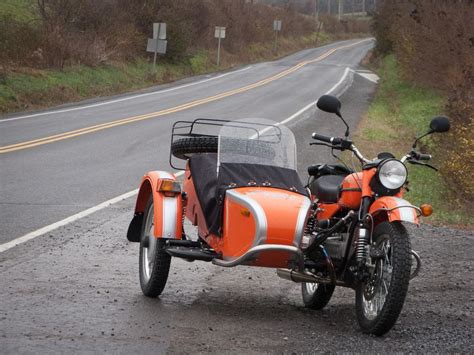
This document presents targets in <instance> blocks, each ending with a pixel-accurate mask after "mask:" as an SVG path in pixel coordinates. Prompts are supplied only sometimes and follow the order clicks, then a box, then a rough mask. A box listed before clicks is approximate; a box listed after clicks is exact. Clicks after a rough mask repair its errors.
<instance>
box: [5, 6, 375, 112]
mask: <svg viewBox="0 0 474 355" xmlns="http://www.w3.org/2000/svg"><path fill="white" fill-rule="evenodd" d="M156 14H159V15H158V16H157V15H156ZM274 19H280V20H281V21H282V23H283V26H282V31H281V33H279V39H278V50H277V51H274V50H273V46H274V38H275V37H274V36H275V34H274V32H273V27H272V24H273V20H274ZM320 20H321V21H322V22H323V23H324V31H322V32H320V33H319V34H318V32H317V29H318V27H317V23H316V21H315V18H314V17H313V16H308V15H305V14H302V13H300V12H298V11H297V9H296V8H292V7H291V6H287V7H283V8H282V7H272V6H268V5H265V4H261V3H252V2H246V1H240V0H239V1H236V0H208V1H202V0H183V1H174V0H160V1H157V0H155V1H152V0H142V1H140V2H139V4H137V2H130V1H126V0H111V1H101V2H97V1H94V0H38V1H34V0H20V1H13V0H5V1H4V2H3V3H2V4H1V5H0V112H4V113H6V112H14V111H24V110H30V109H35V108H40V107H45V106H50V105H55V104H60V103H64V102H70V101H77V100H81V99H84V98H88V97H95V96H98V95H110V94H116V93H121V92H126V91H130V90H135V89H140V88H145V87H149V86H152V85H156V84H161V83H166V82H170V81H174V80H177V79H180V78H183V77H186V76H189V75H199V74H204V73H209V72H213V71H216V70H218V69H219V70H222V69H227V68H231V67H233V66H237V65H242V64H245V63H251V62H255V61H261V60H271V59H275V58H278V57H281V56H284V55H287V54H290V53H292V52H295V51H298V50H301V49H303V48H307V47H314V46H316V45H321V44H325V43H328V42H330V41H334V40H337V39H342V38H351V37H357V36H361V35H365V36H366V35H367V33H368V32H369V22H368V20H367V19H365V18H364V19H361V20H359V19H357V18H356V17H354V18H350V19H348V20H347V21H344V22H343V23H340V22H339V21H337V20H336V18H334V17H331V16H321V17H320ZM153 22H166V23H167V25H168V28H167V37H168V50H167V54H166V55H164V56H160V57H159V60H158V63H157V68H156V70H153V69H152V65H151V61H152V55H151V54H149V53H146V52H145V47H146V40H147V38H148V37H151V33H152V23H153ZM216 25H219V26H225V27H226V28H227V31H226V38H225V39H224V40H223V41H222V61H221V66H220V67H219V68H217V67H216V65H215V58H216V46H217V42H216V39H215V38H214V26H216Z"/></svg>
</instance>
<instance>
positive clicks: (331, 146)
mask: <svg viewBox="0 0 474 355" xmlns="http://www.w3.org/2000/svg"><path fill="white" fill-rule="evenodd" d="M309 145H322V146H325V147H328V148H331V149H337V150H342V148H341V147H337V146H334V145H329V144H326V143H319V142H311V143H309Z"/></svg>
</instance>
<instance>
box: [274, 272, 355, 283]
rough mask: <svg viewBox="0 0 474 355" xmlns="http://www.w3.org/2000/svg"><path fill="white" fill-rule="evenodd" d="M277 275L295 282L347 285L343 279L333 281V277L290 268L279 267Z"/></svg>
mask: <svg viewBox="0 0 474 355" xmlns="http://www.w3.org/2000/svg"><path fill="white" fill-rule="evenodd" d="M277 275H278V276H279V277H281V278H282V279H285V280H289V281H293V282H311V283H318V284H332V285H337V286H347V285H346V284H345V283H344V282H342V281H336V282H333V281H332V280H331V279H326V278H323V277H318V276H315V275H313V274H310V273H306V272H301V271H295V270H288V269H277Z"/></svg>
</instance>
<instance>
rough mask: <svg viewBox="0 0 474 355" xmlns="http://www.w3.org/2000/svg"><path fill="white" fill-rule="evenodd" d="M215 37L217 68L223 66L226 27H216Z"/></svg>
mask: <svg viewBox="0 0 474 355" xmlns="http://www.w3.org/2000/svg"><path fill="white" fill-rule="evenodd" d="M214 37H215V38H217V66H219V65H220V64H221V39H222V38H225V27H221V26H216V29H215V31H214Z"/></svg>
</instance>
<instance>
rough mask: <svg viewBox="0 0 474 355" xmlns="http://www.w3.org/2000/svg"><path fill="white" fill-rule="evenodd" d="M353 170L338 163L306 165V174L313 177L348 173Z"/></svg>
mask: <svg viewBox="0 0 474 355" xmlns="http://www.w3.org/2000/svg"><path fill="white" fill-rule="evenodd" d="M352 173H353V171H352V170H351V169H349V168H347V167H345V166H344V165H340V164H316V165H310V166H309V167H308V174H309V175H310V176H314V178H315V179H317V178H319V177H320V176H324V175H344V176H346V175H349V174H352Z"/></svg>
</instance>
